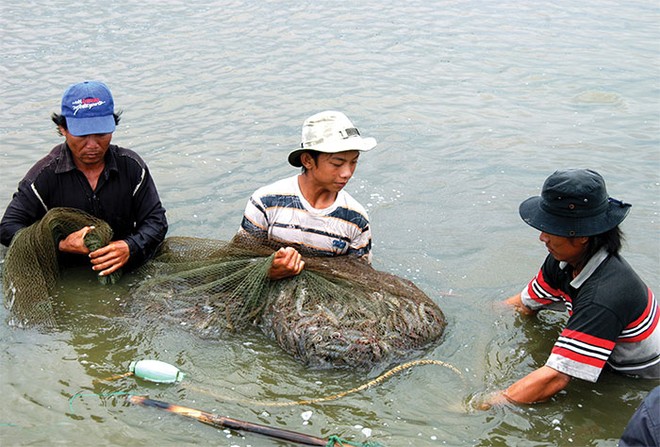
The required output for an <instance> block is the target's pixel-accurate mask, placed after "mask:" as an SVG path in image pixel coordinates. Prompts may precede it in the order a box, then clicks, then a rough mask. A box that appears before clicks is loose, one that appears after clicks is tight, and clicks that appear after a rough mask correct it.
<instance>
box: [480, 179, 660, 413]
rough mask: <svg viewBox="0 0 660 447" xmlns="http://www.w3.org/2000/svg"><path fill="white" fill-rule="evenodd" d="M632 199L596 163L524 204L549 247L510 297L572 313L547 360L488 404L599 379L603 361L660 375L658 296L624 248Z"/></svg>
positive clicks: (526, 310) (534, 307) (545, 395)
mask: <svg viewBox="0 0 660 447" xmlns="http://www.w3.org/2000/svg"><path fill="white" fill-rule="evenodd" d="M630 207H631V205H630V204H628V203H624V202H622V201H620V200H616V199H613V198H611V197H609V196H608V194H607V190H606V188H605V180H603V177H601V176H600V174H598V173H597V172H595V171H592V170H589V169H567V170H561V171H556V172H555V173H553V174H552V175H550V176H549V177H548V178H547V179H546V181H545V183H544V184H543V189H542V190H541V195H540V196H535V197H530V198H529V199H527V200H525V201H524V202H522V203H521V204H520V209H519V213H520V217H522V219H523V220H524V221H525V223H527V224H528V225H530V226H531V227H533V228H536V229H537V230H539V231H541V235H540V236H539V239H540V240H541V242H543V243H544V244H545V246H546V247H547V249H548V253H549V254H548V256H547V257H546V259H545V262H544V263H543V265H542V266H541V269H540V271H539V272H538V274H537V275H536V277H535V278H534V279H532V281H530V282H529V284H528V285H527V286H526V287H525V288H524V289H523V290H522V292H521V293H518V294H517V295H514V296H512V297H511V298H509V299H507V300H506V303H507V304H509V305H511V306H513V307H514V308H515V309H517V310H518V311H519V312H520V313H522V314H524V315H535V314H536V313H537V312H538V311H540V310H544V309H548V310H556V311H562V310H567V311H568V314H569V318H568V321H567V322H566V327H565V328H564V329H563V330H562V332H561V334H560V335H559V337H558V338H557V341H556V342H555V345H554V346H553V348H552V351H551V353H550V356H549V357H548V360H547V362H546V363H545V365H543V366H542V367H540V368H538V369H536V370H535V371H532V372H531V373H529V374H528V375H527V376H525V377H523V378H522V379H520V380H518V381H517V382H515V383H514V384H512V385H511V386H510V387H508V388H507V389H506V390H504V391H502V392H499V393H496V394H494V395H491V396H490V397H489V398H488V402H486V403H485V404H483V405H481V406H482V407H489V406H490V405H492V404H496V403H502V402H506V401H511V402H515V403H535V402H541V401H544V400H547V399H549V398H550V397H552V396H553V395H555V394H556V393H558V392H559V391H561V390H563V389H564V388H565V387H566V386H567V385H568V383H569V382H570V380H571V378H578V379H582V380H586V381H589V382H596V381H597V380H598V378H599V376H600V374H601V372H602V371H603V370H604V369H609V370H611V371H615V372H618V373H621V374H626V375H631V376H635V377H639V378H646V379H655V381H654V383H657V379H658V378H660V325H659V324H658V320H659V312H658V311H659V309H658V303H657V301H656V299H655V296H654V295H653V292H652V291H651V289H650V288H649V287H648V286H647V285H646V284H644V282H643V281H642V280H641V279H640V277H639V276H638V275H637V274H636V273H635V271H634V270H633V269H632V267H631V266H630V265H629V264H628V263H627V262H626V261H625V260H624V259H623V257H621V255H620V254H619V250H620V248H621V243H622V240H623V235H622V232H621V230H620V229H619V224H620V223H621V222H623V220H624V219H625V218H626V216H627V215H628V212H629V211H630Z"/></svg>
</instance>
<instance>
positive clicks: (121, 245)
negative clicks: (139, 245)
mask: <svg viewBox="0 0 660 447" xmlns="http://www.w3.org/2000/svg"><path fill="white" fill-rule="evenodd" d="M130 257H131V251H130V249H129V248H128V244H127V243H126V241H112V242H110V243H109V244H108V245H106V246H105V247H101V248H99V249H98V250H95V251H93V252H91V253H90V254H89V258H90V259H91V262H92V270H94V271H96V272H99V276H107V275H109V274H111V273H114V272H115V271H117V270H119V269H120V268H122V267H123V266H124V265H125V264H126V263H127V262H128V259H129V258H130Z"/></svg>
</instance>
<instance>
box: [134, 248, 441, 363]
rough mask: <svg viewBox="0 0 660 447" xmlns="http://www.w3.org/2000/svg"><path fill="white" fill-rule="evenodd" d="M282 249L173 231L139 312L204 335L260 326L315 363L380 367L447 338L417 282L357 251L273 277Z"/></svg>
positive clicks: (138, 300)
mask: <svg viewBox="0 0 660 447" xmlns="http://www.w3.org/2000/svg"><path fill="white" fill-rule="evenodd" d="M277 248H279V247H278V246H273V245H269V244H267V243H263V242H262V241H257V240H255V239H254V238H252V237H246V236H236V237H235V238H234V239H233V240H232V241H230V242H221V241H217V240H211V239H197V238H181V237H170V238H168V239H167V240H166V241H165V243H164V244H163V246H162V248H161V251H160V254H159V255H158V256H157V257H156V258H155V259H154V260H152V261H151V262H149V263H148V264H147V265H146V266H145V267H143V269H142V270H141V273H142V274H143V275H145V276H147V277H148V278H149V279H147V280H145V281H144V282H142V283H141V285H140V286H139V287H137V288H136V289H134V290H133V291H132V296H133V299H132V300H130V302H131V303H132V309H131V311H132V312H133V314H134V315H136V316H138V317H139V319H140V320H147V321H151V322H153V323H157V322H161V321H163V320H169V321H170V322H172V323H173V324H176V325H178V326H180V327H185V328H188V329H189V330H191V331H193V332H195V333H196V334H198V335H200V336H203V337H218V336H220V335H222V334H223V333H225V332H227V331H232V332H235V331H238V330H242V329H244V328H246V327H247V326H252V325H256V326H258V327H259V328H260V329H261V330H262V331H263V332H264V333H265V334H266V335H267V336H269V337H271V338H272V339H274V340H276V341H277V343H278V344H279V345H280V346H281V347H282V349H284V350H285V351H286V352H288V353H290V354H292V355H293V356H295V357H296V358H297V359H299V360H300V361H302V362H303V363H304V364H306V365H308V366H313V367H343V366H350V367H359V368H370V367H372V366H374V365H376V364H378V363H386V362H392V361H395V360H397V359H401V358H404V357H407V356H410V355H411V354H412V353H413V352H414V351H417V350H420V349H422V348H424V347H425V346H427V345H428V344H430V343H432V342H434V341H436V340H438V339H439V338H440V336H441V335H442V333H443V330H444V327H445V324H446V323H445V319H444V316H443V314H442V311H441V310H440V308H439V307H438V306H437V305H436V304H435V303H434V302H433V301H432V300H431V299H430V298H429V297H428V296H426V295H425V294H424V293H423V292H422V291H421V290H420V289H419V288H417V287H416V286H415V285H414V284H413V283H412V282H410V281H408V280H405V279H402V278H399V277H397V276H395V275H391V274H389V273H385V272H380V271H377V270H375V269H373V268H372V267H371V266H370V265H368V264H367V263H366V262H364V261H362V260H360V259H357V258H354V257H350V256H338V257H313V256H304V260H305V268H304V270H303V271H302V273H301V274H300V275H297V276H294V277H291V278H287V279H283V280H277V281H274V280H270V279H269V278H268V269H269V267H270V264H271V261H272V258H273V255H274V252H275V250H276V249H277ZM296 248H297V249H299V250H300V251H301V253H303V255H304V250H303V249H302V248H301V247H296Z"/></svg>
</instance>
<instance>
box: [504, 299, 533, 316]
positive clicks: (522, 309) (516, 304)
mask: <svg viewBox="0 0 660 447" xmlns="http://www.w3.org/2000/svg"><path fill="white" fill-rule="evenodd" d="M503 304H504V305H508V306H511V307H513V308H514V309H515V310H516V311H518V312H519V313H521V314H522V315H527V316H533V315H536V314H537V313H538V311H536V310H532V309H530V308H529V307H527V306H525V305H524V304H523V302H522V296H521V295H520V294H518V295H514V296H512V297H510V298H507V299H506V300H504V302H503Z"/></svg>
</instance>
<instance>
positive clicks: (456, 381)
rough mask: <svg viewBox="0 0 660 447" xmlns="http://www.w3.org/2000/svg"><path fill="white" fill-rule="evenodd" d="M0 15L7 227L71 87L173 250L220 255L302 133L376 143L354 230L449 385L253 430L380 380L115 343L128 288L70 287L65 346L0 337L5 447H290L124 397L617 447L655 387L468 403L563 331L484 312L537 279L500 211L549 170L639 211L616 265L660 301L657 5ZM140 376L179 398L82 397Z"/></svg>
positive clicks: (442, 440)
mask: <svg viewBox="0 0 660 447" xmlns="http://www.w3.org/2000/svg"><path fill="white" fill-rule="evenodd" d="M0 8H1V13H0V25H1V29H2V31H1V33H2V34H1V36H2V52H0V59H1V60H2V64H1V65H0V69H1V70H2V79H3V82H2V83H0V173H1V176H0V177H1V179H2V181H1V182H0V209H4V208H5V206H6V204H7V203H8V201H9V200H10V197H11V194H12V193H13V191H14V190H15V187H16V184H17V182H18V181H19V180H20V178H21V177H22V176H23V175H24V174H25V172H26V171H27V169H28V168H29V167H30V166H31V165H32V164H33V163H34V162H35V161H36V160H37V159H38V158H39V157H41V156H42V155H44V154H45V153H46V152H47V151H48V150H50V148H52V147H53V146H54V145H55V144H57V143H58V142H59V140H60V138H59V137H58V136H57V135H56V133H55V131H54V128H53V125H52V123H50V121H49V115H50V113H52V112H55V111H58V109H59V100H60V97H61V94H62V92H63V91H64V89H65V88H66V86H68V85H69V84H70V83H73V82H77V81H80V80H83V79H92V78H96V79H102V80H105V81H106V82H107V83H108V84H109V85H110V87H111V89H112V90H113V93H114V96H115V102H116V104H117V106H118V107H119V108H121V109H123V111H124V114H123V119H122V123H121V124H120V126H119V127H118V129H117V131H116V132H115V136H114V140H113V141H114V142H115V143H117V144H120V145H122V146H125V147H130V148H133V149H135V150H137V151H138V152H139V153H140V154H141V155H142V156H143V157H144V158H145V160H146V161H147V162H148V163H149V165H150V168H151V170H152V173H153V175H154V177H155V179H156V182H157V185H158V187H159V190H160V193H161V198H162V200H163V203H164V204H165V206H166V208H167V210H168V219H169V221H170V224H171V227H170V228H171V229H170V235H182V236H201V237H210V238H215V239H222V240H226V239H229V238H230V237H231V236H232V235H233V234H234V232H235V231H236V228H237V227H238V225H239V222H240V218H241V214H242V211H243V207H244V205H245V201H246V200H247V197H248V196H249V194H250V193H251V192H252V191H253V190H254V189H256V188H257V187H258V186H261V185H263V184H266V183H269V182H271V181H274V180H276V179H278V178H281V177H284V176H288V175H293V174H294V173H295V170H294V169H293V168H291V167H289V166H287V165H286V162H285V159H286V154H287V153H288V151H289V150H290V149H292V148H293V147H295V146H296V145H297V144H298V143H299V132H300V125H301V124H302V121H303V120H304V119H305V118H306V117H307V116H309V115H311V114H313V113H315V112H317V111H320V110H324V109H338V110H342V111H344V112H345V113H346V114H347V115H348V116H349V117H351V118H352V119H353V121H354V122H355V124H356V125H357V127H359V128H360V130H361V132H362V134H363V135H366V136H374V137H375V138H376V139H377V140H378V142H379V145H378V147H377V148H376V149H375V150H374V151H372V152H370V153H368V154H364V156H363V157H362V158H361V162H360V166H359V168H358V171H357V172H356V175H355V177H354V178H353V179H352V180H351V182H350V183H349V185H348V187H347V190H348V191H349V192H350V193H351V194H353V195H354V196H355V197H356V198H357V199H358V200H359V201H360V202H362V203H363V204H364V205H365V206H366V207H367V209H368V211H369V214H370V217H371V221H372V227H373V232H374V265H375V267H376V268H378V269H380V270H384V271H388V272H391V273H395V274H397V275H400V276H404V277H406V278H408V279H411V280H413V281H414V282H415V283H416V284H417V285H418V286H419V287H420V288H422V290H424V291H425V292H426V293H427V294H428V295H429V296H431V297H432V298H433V299H434V300H435V301H436V302H437V303H438V304H439V305H440V306H441V308H442V309H443V310H444V312H445V314H446V316H447V318H448V321H449V326H448V329H447V332H446V335H445V337H444V338H443V340H442V343H440V344H438V345H437V346H434V347H432V348H431V349H429V350H428V351H427V352H426V353H425V354H424V355H423V356H422V357H423V358H429V359H436V360H442V361H444V362H447V363H449V364H451V365H453V366H455V367H456V368H458V369H459V370H460V371H461V372H462V378H461V377H459V376H458V375H457V374H456V373H454V372H453V371H452V370H450V369H449V368H444V367H442V366H437V365H427V366H418V367H413V368H410V369H408V370H406V371H405V372H404V373H401V374H398V375H396V376H394V377H391V378H389V379H388V380H386V381H384V382H383V383H381V384H379V385H377V386H374V387H371V388H369V389H368V390H366V391H362V392H359V393H354V394H350V395H348V396H346V397H343V398H341V399H337V400H335V401H331V402H326V403H323V404H315V405H298V406H296V405H294V406H290V407H277V406H269V405H267V403H268V402H266V401H277V402H290V401H293V402H295V401H298V400H302V399H311V398H317V397H323V396H331V395H334V394H337V393H341V392H343V391H345V390H350V389H352V388H355V387H357V386H360V385H362V384H363V383H366V382H368V381H369V380H371V379H374V378H375V377H376V376H378V374H380V373H381V372H382V371H380V370H375V371H371V372H368V373H365V372H358V371H347V370H339V371H314V370H307V369H305V368H304V367H302V366H300V365H299V364H298V363H297V362H296V361H295V360H293V359H291V358H290V357H288V356H287V355H285V354H283V353H282V352H281V351H280V350H279V348H278V347H277V346H276V345H275V344H274V343H273V342H271V341H269V340H267V339H265V338H264V337H263V336H261V335H260V334H259V333H258V332H256V331H255V332H247V333H242V334H237V335H236V336H235V337H227V338H226V339H223V340H220V341H209V340H202V339H199V338H196V337H194V336H191V335H189V334H188V333H186V332H185V331H183V330H180V329H177V328H172V330H169V331H162V330H156V329H152V330H150V329H149V328H137V327H133V326H131V325H129V324H126V321H125V320H123V319H122V318H120V317H119V316H118V315H121V306H122V305H123V304H124V303H125V299H126V292H125V289H123V288H122V287H115V288H104V287H100V286H99V285H98V284H96V282H95V279H94V278H93V277H91V276H90V275H88V274H85V273H84V272H71V273H68V274H67V275H65V277H64V278H63V281H62V284H61V287H60V289H59V291H58V300H59V301H58V302H59V303H61V304H60V307H58V313H59V316H60V318H61V321H62V322H63V324H62V327H61V328H60V330H58V331H53V332H50V333H38V332H36V331H33V330H16V329H13V328H9V327H7V326H6V325H0V339H2V340H3V341H4V342H5V343H4V347H3V348H1V349H0V362H1V365H2V369H1V371H0V372H1V379H0V393H1V394H2V395H3V396H4V405H2V406H1V407H0V408H1V409H0V439H2V444H3V445H69V444H79V445H108V446H114V445H116V446H123V445H133V446H138V445H145V446H146V445H163V446H167V445H184V444H201V445H208V444H213V445H226V446H282V445H287V444H286V443H282V442H277V441H273V440H270V439H268V438H265V437H262V436H258V435H254V434H247V433H238V432H229V431H221V430H216V429H213V428H211V427H207V426H203V425H201V424H199V423H197V422H195V421H190V420H186V419H182V418H180V417H177V416H174V415H170V414H166V413H163V412H159V411H156V410H152V409H145V408H139V407H135V406H132V405H130V404H127V403H126V401H125V398H124V397H125V396H124V393H129V392H130V393H145V394H148V395H149V396H150V397H152V398H156V399H160V400H165V401H169V402H174V403H178V404H181V405H184V406H189V407H194V408H200V409H204V410H208V411H215V412H218V413H219V414H224V415H228V416H230V417H234V418H238V419H245V420H248V421H252V422H258V423H262V424H266V425H272V426H276V427H279V428H285V429H289V430H295V431H301V432H305V433H309V434H312V435H315V436H320V437H327V436H330V435H332V434H338V435H341V436H342V437H344V438H347V439H350V440H352V441H355V442H362V441H364V440H367V439H368V440H376V441H380V442H382V443H384V444H386V445H388V446H405V445H414V446H434V445H452V446H464V445H465V446H467V445H475V446H496V445H534V446H542V445H576V446H583V445H590V446H609V445H616V440H617V439H618V437H619V435H620V434H621V431H622V430H623V427H624V425H625V423H626V422H627V420H628V418H629V417H630V415H631V414H632V413H633V411H634V409H635V408H636V407H637V405H638V404H639V403H640V401H641V399H642V398H643V396H644V395H645V394H646V392H647V391H648V390H650V389H651V388H652V387H653V386H654V385H655V383H651V382H649V381H634V380H630V379H624V378H622V377H619V376H615V375H611V374H604V376H603V377H602V378H601V380H599V382H598V383H597V384H590V383H586V382H581V381H574V382H573V383H572V384H571V385H570V386H569V387H568V389H567V390H566V391H565V392H563V393H562V394H561V395H559V396H558V397H557V398H556V399H554V400H552V401H551V402H549V403H547V404H544V405H538V406H534V407H512V408H510V407H506V408H499V409H492V410H489V411H485V412H482V411H474V410H472V409H471V406H470V405H469V402H470V400H471V399H472V398H473V397H474V396H475V395H478V394H479V393H483V392H487V391H491V390H495V389H499V388H502V387H505V386H507V385H508V384H510V383H512V382H513V381H514V380H516V379H517V378H519V377H522V376H523V375H524V374H526V373H528V372H530V371H532V370H533V369H535V368H536V367H538V366H539V365H541V364H542V363H543V362H544V360H545V358H546V356H547V353H548V352H549V349H550V347H551V345H552V342H553V341H554V339H555V337H556V335H557V333H558V331H559V330H560V328H561V325H562V322H563V321H564V318H565V316H562V315H542V316H541V317H540V318H539V319H538V321H537V322H529V321H525V320H523V319H521V318H519V317H516V316H515V315H512V314H511V312H507V311H506V310H503V309H501V308H498V307H497V306H495V305H494V303H496V302H498V301H500V300H501V299H504V298H506V297H507V296H509V295H511V294H513V293H516V292H518V291H519V289H520V288H521V287H522V286H523V284H524V283H525V282H526V281H527V280H528V279H529V278H530V277H531V275H533V274H534V273H535V272H536V270H537V269H538V267H539V265H540V263H541V261H542V259H543V257H544V256H545V251H544V248H543V246H542V244H540V243H539V242H538V240H537V237H538V233H537V232H536V231H534V230H533V229H531V228H529V227H527V226H526V225H524V223H523V222H522V221H521V220H520V218H519V217H518V215H517V207H518V204H519V203H520V202H521V201H522V200H524V199H525V198H527V197H529V196H531V195H535V194H538V192H539V190H540V186H541V184H542V182H543V180H544V179H545V178H546V177H547V175H549V174H550V173H551V172H552V171H554V170H555V169H557V168H566V167H589V168H592V169H595V170H597V171H599V172H600V173H601V174H603V176H604V177H605V179H606V180H607V182H608V189H609V191H610V193H611V194H612V195H613V196H614V197H617V198H620V199H622V200H625V201H627V202H631V203H633V208H632V212H631V214H630V216H629V217H628V219H627V220H626V221H625V223H624V224H623V229H624V231H625V232H626V235H627V244H626V246H625V249H624V256H625V257H626V259H627V260H628V261H629V262H630V263H631V264H632V265H633V266H634V267H635V268H636V270H637V271H638V272H639V274H640V275H641V276H642V277H643V278H644V279H645V280H646V281H647V283H648V284H649V285H650V286H651V287H652V288H653V289H654V290H655V291H656V293H658V291H659V290H660V268H659V267H660V241H659V238H658V235H659V234H660V233H659V231H658V230H659V225H658V220H659V216H658V214H659V212H660V206H659V204H658V197H659V194H658V193H659V190H660V174H659V172H660V169H659V168H660V146H659V137H660V130H659V127H660V96H659V92H658V72H659V69H660V57H659V54H658V49H659V48H658V41H659V40H658V38H659V37H660V30H659V29H658V25H657V24H658V23H660V22H659V19H660V11H659V8H658V5H657V4H655V3H654V2H645V1H630V2H614V1H599V2H595V1H586V2H578V3H576V2H569V1H566V0H559V1H557V2H553V3H552V4H531V3H530V4H525V5H521V4H520V2H485V1H453V2H437V1H424V2H421V1H409V2H405V4H404V3H403V2H375V1H371V0H367V1H364V2H360V3H359V4H352V5H348V4H338V3H337V2H328V1H316V2H284V1H268V2H244V1H233V2H218V1H208V2H182V1H167V2H161V3H160V4H158V5H157V6H150V5H147V4H138V3H135V2H126V1H118V2H98V1H91V2H85V4H84V6H81V5H78V6H76V7H75V8H73V7H72V6H71V3H70V2H64V1H61V0H53V1H49V2H43V1H42V2H40V1H33V2H21V3H13V4H12V3H6V2H5V3H3V5H2V6H1V7H0ZM1 313H2V314H1V315H0V317H2V319H3V320H4V317H6V312H5V311H4V310H2V311H1ZM138 358H157V359H160V360H163V361H166V362H168V363H172V364H176V365H177V366H179V367H180V368H181V369H182V370H184V371H185V372H186V374H187V375H186V379H185V380H184V382H182V383H181V384H180V385H156V384H150V383H147V382H144V381H140V380H139V379H134V378H123V379H117V380H114V381H110V382H103V381H101V382H99V380H101V379H105V378H108V377H112V376H114V375H117V374H121V373H123V372H125V371H126V369H127V367H128V364H129V363H130V361H131V360H134V359H138ZM76 393H81V394H76ZM308 411H311V412H312V413H311V418H309V420H308V421H305V420H304V419H303V416H305V417H307V416H308V415H309V413H306V412H308ZM367 435H370V436H367Z"/></svg>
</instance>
